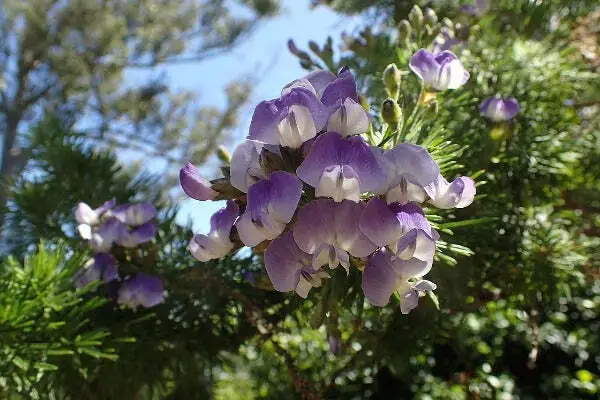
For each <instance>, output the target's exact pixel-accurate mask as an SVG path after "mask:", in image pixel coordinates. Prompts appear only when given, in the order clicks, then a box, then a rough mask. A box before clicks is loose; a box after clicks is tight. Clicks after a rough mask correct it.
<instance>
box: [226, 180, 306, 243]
mask: <svg viewBox="0 0 600 400" xmlns="http://www.w3.org/2000/svg"><path fill="white" fill-rule="evenodd" d="M301 195H302V183H301V182H300V181H299V180H298V178H297V177H296V175H294V174H291V173H289V172H284V171H275V172H272V173H271V174H270V175H269V177H268V178H267V179H264V180H262V181H259V182H257V183H255V184H254V185H252V186H251V187H250V188H249V189H248V205H247V207H246V211H245V212H244V214H242V216H241V217H240V218H239V219H238V221H237V222H236V224H235V226H236V228H237V231H238V234H239V235H240V239H241V240H242V242H244V244H245V245H246V246H249V247H253V246H256V245H257V244H259V243H260V242H262V241H264V240H273V239H275V238H276V237H277V236H279V235H280V234H281V232H283V230H284V229H285V226H286V225H287V224H288V223H289V222H290V221H291V220H292V217H293V216H294V213H295V211H296V208H297V207H298V202H299V201H300V196H301Z"/></svg>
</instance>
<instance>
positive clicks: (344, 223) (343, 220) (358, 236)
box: [332, 200, 378, 257]
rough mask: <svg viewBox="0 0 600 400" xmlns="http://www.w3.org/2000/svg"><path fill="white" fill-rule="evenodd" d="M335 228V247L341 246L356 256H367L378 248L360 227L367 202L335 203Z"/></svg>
mask: <svg viewBox="0 0 600 400" xmlns="http://www.w3.org/2000/svg"><path fill="white" fill-rule="evenodd" d="M333 208H334V224H335V225H334V229H335V237H336V240H335V243H332V244H333V245H334V246H335V247H339V248H341V249H343V250H345V251H347V252H348V253H350V254H351V255H353V256H354V257H367V256H368V255H369V254H371V253H373V252H374V251H375V250H376V249H377V247H378V246H377V245H376V244H375V243H373V242H372V241H371V240H369V239H368V238H367V236H366V235H365V234H364V233H363V232H362V231H361V230H360V229H359V226H358V225H359V220H360V216H361V215H362V213H363V211H364V209H365V204H364V203H355V202H352V201H347V200H346V201H343V202H341V203H338V204H335V205H334V206H333Z"/></svg>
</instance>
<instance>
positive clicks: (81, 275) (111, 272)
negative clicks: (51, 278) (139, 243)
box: [73, 253, 119, 289]
mask: <svg viewBox="0 0 600 400" xmlns="http://www.w3.org/2000/svg"><path fill="white" fill-rule="evenodd" d="M115 279H119V273H118V272H117V261H116V260H115V258H114V257H113V256H112V254H110V253H96V254H94V258H92V259H90V260H89V261H88V262H87V263H86V264H85V265H84V266H83V268H81V269H80V270H79V271H77V273H76V274H75V276H74V277H73V282H74V283H75V287H77V288H78V289H80V288H82V287H84V286H86V285H89V284H90V283H92V282H95V281H98V280H102V282H104V283H108V282H110V281H113V280H115Z"/></svg>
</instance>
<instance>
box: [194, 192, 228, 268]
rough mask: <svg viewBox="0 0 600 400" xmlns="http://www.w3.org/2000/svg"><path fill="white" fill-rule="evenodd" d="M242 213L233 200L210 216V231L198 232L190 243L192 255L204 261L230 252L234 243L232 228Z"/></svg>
mask: <svg viewBox="0 0 600 400" xmlns="http://www.w3.org/2000/svg"><path fill="white" fill-rule="evenodd" d="M239 215H240V209H239V207H238V205H237V204H236V203H235V202H234V201H233V200H228V201H227V206H226V207H225V208H222V209H220V210H219V211H217V212H216V213H214V214H213V216H212V217H211V218H210V231H209V233H208V234H207V235H204V234H196V235H194V237H193V238H192V240H191V241H190V244H189V245H188V250H189V251H190V252H191V253H192V255H193V256H194V257H195V258H196V259H197V260H198V261H202V262H206V261H209V260H213V259H215V258H221V257H224V256H226V255H227V254H229V252H230V251H231V250H232V249H233V247H234V244H233V242H232V241H231V239H230V235H231V228H232V227H233V224H234V223H235V220H236V219H237V217H238V216H239Z"/></svg>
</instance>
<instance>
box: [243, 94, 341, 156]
mask: <svg viewBox="0 0 600 400" xmlns="http://www.w3.org/2000/svg"><path fill="white" fill-rule="evenodd" d="M328 117H329V110H328V108H327V107H325V106H324V105H323V104H322V103H321V101H319V99H318V98H317V96H316V95H315V93H314V92H312V91H310V90H308V89H306V88H304V87H294V88H291V89H289V90H284V92H283V94H282V95H281V97H280V98H278V99H274V100H268V101H263V102H261V103H260V104H258V105H257V106H256V109H255V110H254V114H253V115H252V121H251V122H250V135H249V139H253V140H256V141H258V142H261V143H266V144H273V145H281V146H284V147H290V148H294V149H297V148H299V147H300V146H302V143H304V142H306V141H307V140H309V139H312V138H313V137H315V136H316V135H317V132H319V131H321V130H322V129H323V128H324V127H325V124H326V123H327V119H328Z"/></svg>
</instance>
